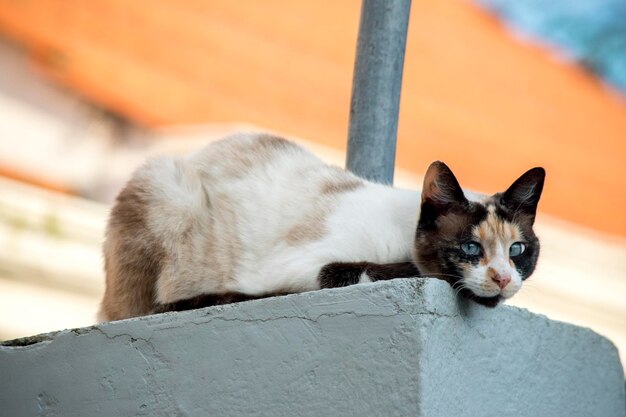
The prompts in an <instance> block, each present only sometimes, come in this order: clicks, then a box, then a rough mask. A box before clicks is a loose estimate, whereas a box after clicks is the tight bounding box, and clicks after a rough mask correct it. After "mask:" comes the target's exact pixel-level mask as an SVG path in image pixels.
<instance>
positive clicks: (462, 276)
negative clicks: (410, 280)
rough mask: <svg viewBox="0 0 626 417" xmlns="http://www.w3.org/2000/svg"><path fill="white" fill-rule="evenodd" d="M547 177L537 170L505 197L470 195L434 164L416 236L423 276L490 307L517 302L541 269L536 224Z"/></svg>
mask: <svg viewBox="0 0 626 417" xmlns="http://www.w3.org/2000/svg"><path fill="white" fill-rule="evenodd" d="M544 177H545V171H544V169H543V168H533V169H531V170H529V171H528V172H526V173H525V174H524V175H522V176H521V177H520V178H518V179H517V180H516V181H515V182H514V183H513V185H511V186H510V187H509V188H508V189H507V190H506V191H504V192H502V193H497V194H494V195H493V196H475V195H473V194H472V195H470V193H467V195H466V193H464V192H463V190H462V189H461V187H460V186H459V183H458V181H457V180H456V178H455V177H454V174H453V173H452V171H450V168H448V167H447V166H446V164H444V163H443V162H439V161H437V162H433V163H432V164H431V165H430V167H429V168H428V171H427V172H426V176H425V177H424V187H423V189H422V203H421V210H420V217H419V221H418V225H417V232H416V236H415V252H414V260H415V263H416V264H417V267H418V268H419V270H420V273H421V275H423V276H432V277H437V278H442V279H445V280H446V281H448V282H450V283H451V284H452V286H453V287H454V288H455V289H457V290H458V291H459V292H460V293H461V294H463V295H465V296H467V297H469V298H472V299H474V300H475V301H477V302H478V303H480V304H483V305H486V306H489V307H495V306H496V305H497V304H498V302H500V301H501V300H503V299H506V298H510V297H512V296H513V295H514V294H515V293H516V292H517V291H519V289H520V288H521V286H522V281H524V280H525V279H526V278H528V277H529V276H530V274H532V272H533V271H534V269H535V265H536V264H537V257H538V255H539V240H538V239H537V237H536V236H535V233H534V232H533V223H534V221H535V214H536V212H537V203H538V202H539V197H541V191H542V189H543V181H544Z"/></svg>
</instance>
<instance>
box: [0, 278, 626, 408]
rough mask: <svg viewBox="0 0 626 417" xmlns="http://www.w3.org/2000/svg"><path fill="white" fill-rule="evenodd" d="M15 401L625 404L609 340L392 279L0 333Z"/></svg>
mask: <svg viewBox="0 0 626 417" xmlns="http://www.w3.org/2000/svg"><path fill="white" fill-rule="evenodd" d="M0 375H2V382H0V404H2V405H1V408H2V414H4V415H10V416H14V417H19V416H35V415H45V416H48V415H50V416H52V415H55V416H56V415H58V416H66V417H69V416H130V415H146V416H200V415H202V416H204V415H219V416H244V415H255V416H258V415H267V416H316V417H318V416H325V415H328V416H330V415H333V416H334V415H358V416H365V415H412V416H437V417H442V416H474V417H475V416H498V417H501V416H515V417H520V416H533V417H534V416H551V417H556V416H567V417H572V416H607V417H620V416H622V417H623V416H624V415H625V412H626V410H625V398H624V378H623V371H622V367H621V364H620V362H619V359H618V356H617V351H616V349H615V347H614V346H613V345H612V344H611V342H609V341H608V340H607V339H605V338H604V337H601V336H599V335H597V334H595V333H593V332H592V331H590V330H588V329H584V328H580V327H576V326H572V325H568V324H565V323H559V322H555V321H551V320H548V319H546V318H545V317H542V316H538V315H534V314H531V313H529V312H527V311H525V310H521V309H517V308H513V307H499V308H497V309H496V310H489V309H485V308H483V307H481V306H478V305H475V304H473V303H469V302H466V301H464V300H457V299H456V298H455V297H454V294H453V292H452V291H451V289H450V288H449V286H448V285H447V284H445V283H443V282H440V281H435V280H428V279H425V280H394V281H389V282H379V283H373V284H364V285H357V286H352V287H347V288H342V289H335V290H324V291H317V292H311V293H305V294H297V295H289V296H285V297H278V298H272V299H265V300H257V301H250V302H246V303H240V304H235V305H227V306H219V307H212V308H207V309H201V310H196V311H189V312H182V313H168V314H162V315H155V316H150V317H144V318H139V319H132V320H125V321H119V322H113V323H106V324H101V325H98V326H94V327H90V328H83V329H76V330H66V331H62V332H59V333H56V334H49V335H42V336H36V337H33V338H29V339H22V340H19V341H14V342H8V343H5V344H4V345H2V346H0Z"/></svg>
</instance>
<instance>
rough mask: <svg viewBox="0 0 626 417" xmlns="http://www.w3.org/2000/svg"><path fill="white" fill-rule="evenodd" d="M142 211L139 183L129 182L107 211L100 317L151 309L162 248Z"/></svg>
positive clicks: (112, 318)
mask: <svg viewBox="0 0 626 417" xmlns="http://www.w3.org/2000/svg"><path fill="white" fill-rule="evenodd" d="M146 213H147V209H146V203H145V200H144V198H143V196H142V186H141V183H131V184H129V185H128V186H127V187H126V188H125V189H124V190H123V191H122V192H121V193H120V195H119V196H118V197H117V204H116V205H115V207H114V208H113V210H112V211H111V217H110V221H109V227H108V230H107V240H106V242H105V245H104V255H105V256H104V259H105V271H106V284H107V285H106V290H105V294H104V298H103V300H102V315H103V316H104V317H102V318H103V319H107V320H117V319H122V318H126V317H131V316H137V315H143V314H148V313H149V312H151V311H152V306H153V303H154V282H155V280H156V277H157V276H158V275H159V273H160V271H161V268H162V265H163V259H164V257H165V250H164V249H163V247H162V246H161V244H160V242H159V241H158V240H157V239H156V238H155V237H154V236H153V235H152V234H151V233H150V232H149V230H148V228H147V227H146V217H145V216H146ZM113 254H114V255H113ZM145 277H150V279H145Z"/></svg>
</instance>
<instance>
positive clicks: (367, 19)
mask: <svg viewBox="0 0 626 417" xmlns="http://www.w3.org/2000/svg"><path fill="white" fill-rule="evenodd" d="M410 8H411V0H363V2H362V4H361V21H360V24H359V38H358V41H357V50H356V61H355V64H354V79H353V81H352V101H351V103H350V126H349V128H348V155H347V160H346V167H347V168H348V169H349V170H350V171H352V172H354V173H355V174H356V175H358V176H360V177H363V178H366V179H369V180H371V181H375V182H379V183H384V184H391V183H393V168H394V161H395V156H396V134H397V130H398V110H399V106H400V87H401V84H402V67H403V65H404V49H405V46H406V34H407V28H408V25H409V10H410Z"/></svg>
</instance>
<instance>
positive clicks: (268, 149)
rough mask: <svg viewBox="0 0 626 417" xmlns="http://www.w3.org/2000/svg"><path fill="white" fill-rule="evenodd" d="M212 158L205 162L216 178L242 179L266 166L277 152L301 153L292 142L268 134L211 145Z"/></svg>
mask: <svg viewBox="0 0 626 417" xmlns="http://www.w3.org/2000/svg"><path fill="white" fill-rule="evenodd" d="M211 147H212V149H213V150H214V153H213V155H214V158H211V160H209V161H207V163H208V166H209V167H210V169H211V171H212V172H213V174H214V175H215V176H216V177H222V178H223V177H233V178H243V177H245V176H246V175H247V174H248V173H249V172H250V171H251V170H252V169H254V168H256V167H260V166H264V165H266V164H268V163H269V162H270V161H271V160H272V157H273V155H274V153H275V152H277V151H283V150H287V149H292V150H294V151H297V152H302V148H300V147H299V146H298V145H296V144H295V143H293V142H290V141H288V140H286V139H283V138H281V137H278V136H274V135H271V134H268V133H260V134H258V135H257V136H255V137H253V138H245V139H244V140H233V138H226V139H223V140H221V141H219V142H215V143H214V144H212V145H211Z"/></svg>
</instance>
